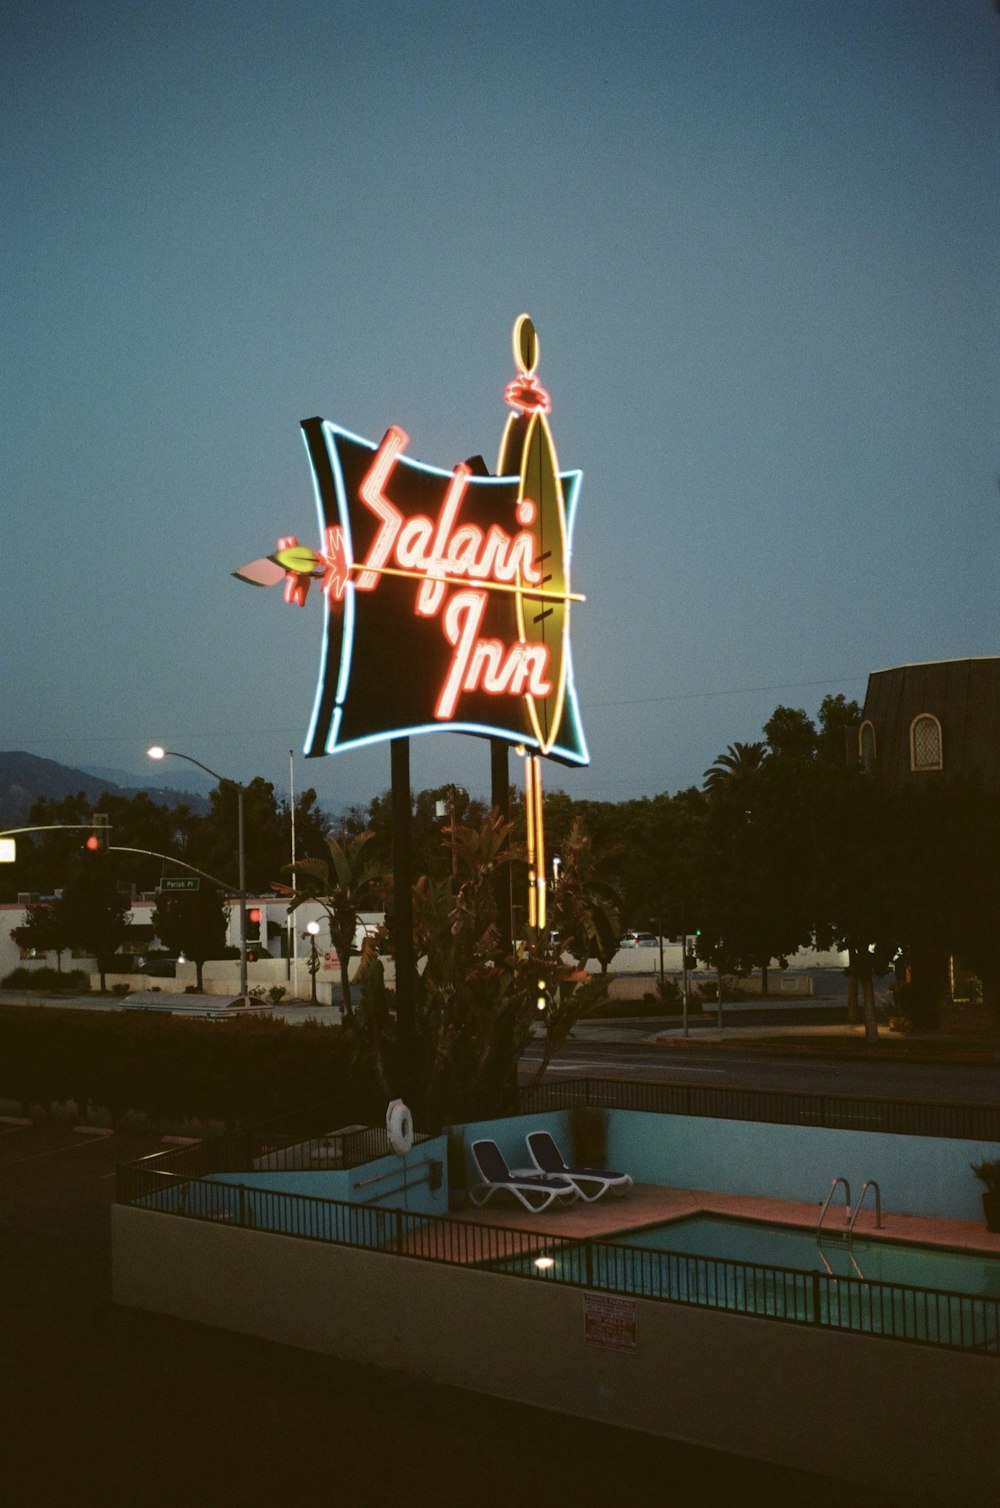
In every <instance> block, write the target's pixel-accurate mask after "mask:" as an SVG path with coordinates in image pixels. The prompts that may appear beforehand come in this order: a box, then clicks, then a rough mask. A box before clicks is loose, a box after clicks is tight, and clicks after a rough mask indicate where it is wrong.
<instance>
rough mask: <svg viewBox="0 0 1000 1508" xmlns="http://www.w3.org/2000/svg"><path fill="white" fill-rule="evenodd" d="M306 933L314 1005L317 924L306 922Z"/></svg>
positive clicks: (316, 965) (317, 955)
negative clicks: (307, 935)
mask: <svg viewBox="0 0 1000 1508" xmlns="http://www.w3.org/2000/svg"><path fill="white" fill-rule="evenodd" d="M306 931H307V932H308V934H309V975H310V978H311V979H312V1003H313V1005H316V1004H317V1001H316V975H317V974H318V973H319V954H318V953H317V952H316V939H317V937H318V936H319V922H306Z"/></svg>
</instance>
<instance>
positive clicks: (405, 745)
mask: <svg viewBox="0 0 1000 1508" xmlns="http://www.w3.org/2000/svg"><path fill="white" fill-rule="evenodd" d="M389 749H390V756H391V762H392V892H393V909H394V912H395V915H394V917H393V937H394V941H395V954H396V1029H397V1033H398V1037H399V1047H400V1054H399V1056H400V1072H401V1078H402V1080H403V1082H402V1084H401V1085H400V1091H401V1092H402V1093H404V1094H405V1092H406V1090H407V1089H408V1088H409V1085H410V1082H411V1076H412V1073H413V1062H412V1057H413V1039H414V1035H415V1029H416V999H417V991H416V955H415V951H414V943H413V839H412V831H411V829H412V820H413V811H412V805H411V800H410V740H409V739H408V738H394V739H393V740H392V742H391V743H390V745H389Z"/></svg>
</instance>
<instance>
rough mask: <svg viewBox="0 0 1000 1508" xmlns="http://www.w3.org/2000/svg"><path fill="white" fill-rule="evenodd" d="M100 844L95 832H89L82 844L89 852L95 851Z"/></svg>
mask: <svg viewBox="0 0 1000 1508" xmlns="http://www.w3.org/2000/svg"><path fill="white" fill-rule="evenodd" d="M100 846H101V840H100V838H99V837H98V836H97V834H96V833H91V835H90V837H89V838H88V839H87V841H86V843H85V845H84V847H85V848H89V849H90V851H91V853H96V852H97V850H98V849H99V848H100Z"/></svg>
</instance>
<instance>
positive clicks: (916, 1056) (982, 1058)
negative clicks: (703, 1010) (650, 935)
mask: <svg viewBox="0 0 1000 1508" xmlns="http://www.w3.org/2000/svg"><path fill="white" fill-rule="evenodd" d="M646 1040H647V1042H648V1043H649V1045H650V1046H651V1047H670V1048H675V1047H680V1048H692V1047H698V1048H701V1049H702V1050H705V1049H707V1050H708V1051H710V1052H723V1053H725V1052H742V1053H759V1054H760V1055H761V1056H762V1057H765V1056H766V1057H771V1058H829V1059H831V1060H833V1061H836V1062H848V1063H851V1062H856V1061H857V1060H858V1059H859V1058H862V1059H865V1060H867V1061H882V1062H886V1061H893V1062H899V1063H930V1064H932V1065H933V1066H935V1067H937V1068H940V1067H942V1066H946V1065H947V1064H949V1063H959V1064H966V1063H971V1064H974V1065H979V1066H981V1067H984V1068H990V1067H992V1066H993V1065H994V1064H997V1063H1000V1050H998V1051H996V1052H990V1051H988V1050H987V1049H986V1048H982V1049H978V1050H970V1051H968V1052H948V1053H934V1052H931V1051H930V1050H928V1051H926V1052H907V1051H906V1050H905V1049H904V1048H901V1047H900V1048H893V1047H888V1046H884V1047H883V1046H882V1045H881V1044H880V1045H877V1046H876V1045H874V1044H863V1045H862V1046H861V1047H859V1048H855V1049H853V1050H845V1049H844V1048H837V1047H834V1046H830V1047H826V1046H824V1047H820V1046H818V1045H813V1044H812V1043H807V1042H796V1043H791V1042H790V1043H788V1044H787V1045H784V1046H783V1045H782V1043H781V1041H780V1040H779V1039H778V1038H774V1037H772V1038H756V1039H754V1040H744V1041H742V1042H721V1041H719V1040H718V1038H715V1039H713V1040H711V1041H699V1040H697V1039H696V1038H691V1037H666V1036H657V1037H647V1039H646Z"/></svg>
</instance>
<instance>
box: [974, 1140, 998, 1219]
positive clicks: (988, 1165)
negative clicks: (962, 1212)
mask: <svg viewBox="0 0 1000 1508" xmlns="http://www.w3.org/2000/svg"><path fill="white" fill-rule="evenodd" d="M969 1166H970V1167H971V1168H972V1171H973V1173H974V1174H975V1176H976V1177H977V1178H978V1179H979V1182H980V1183H982V1184H985V1186H986V1193H985V1194H984V1195H983V1214H984V1215H985V1216H986V1229H987V1230H992V1231H1000V1157H997V1158H994V1160H993V1161H992V1162H973V1163H970V1164H969Z"/></svg>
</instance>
